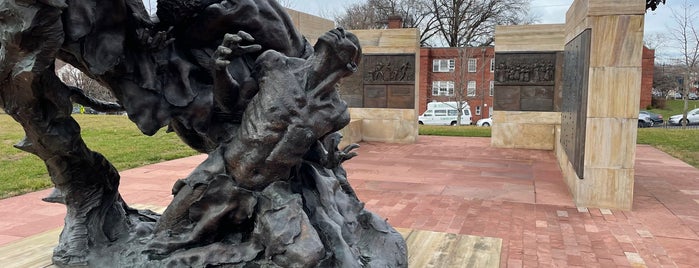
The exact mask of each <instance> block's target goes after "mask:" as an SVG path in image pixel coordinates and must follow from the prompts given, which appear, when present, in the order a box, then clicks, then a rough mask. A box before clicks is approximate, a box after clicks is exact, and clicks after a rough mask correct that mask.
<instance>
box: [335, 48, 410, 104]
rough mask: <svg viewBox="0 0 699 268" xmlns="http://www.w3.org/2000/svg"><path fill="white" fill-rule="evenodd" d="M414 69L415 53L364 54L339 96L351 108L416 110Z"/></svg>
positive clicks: (346, 80) (341, 88)
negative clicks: (356, 69) (355, 72)
mask: <svg viewBox="0 0 699 268" xmlns="http://www.w3.org/2000/svg"><path fill="white" fill-rule="evenodd" d="M415 70H416V69H415V54H369V55H366V54H365V55H363V56H362V63H361V64H360V66H359V68H358V71H357V74H356V75H352V76H350V77H348V78H347V79H344V80H343V81H342V85H341V86H340V95H341V96H342V98H343V99H344V100H345V102H347V104H348V105H349V106H350V107H364V108H396V109H413V108H414V107H415V96H416V95H415Z"/></svg>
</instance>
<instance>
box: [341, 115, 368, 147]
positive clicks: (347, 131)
mask: <svg viewBox="0 0 699 268" xmlns="http://www.w3.org/2000/svg"><path fill="white" fill-rule="evenodd" d="M339 132H340V134H342V141H340V145H338V147H339V148H340V149H342V148H345V146H347V145H350V144H352V143H359V142H360V141H362V119H352V120H351V121H350V123H349V125H347V126H346V127H345V128H343V129H341V130H340V131H339Z"/></svg>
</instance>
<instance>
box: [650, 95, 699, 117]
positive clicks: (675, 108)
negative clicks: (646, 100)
mask: <svg viewBox="0 0 699 268" xmlns="http://www.w3.org/2000/svg"><path fill="white" fill-rule="evenodd" d="M694 108H699V100H690V101H688V102H687V111H691V110H692V109H694ZM649 111H651V112H654V113H656V114H662V115H663V120H665V121H667V119H668V118H670V116H673V115H676V114H682V113H683V112H684V101H683V100H667V102H666V106H665V109H650V110H649Z"/></svg>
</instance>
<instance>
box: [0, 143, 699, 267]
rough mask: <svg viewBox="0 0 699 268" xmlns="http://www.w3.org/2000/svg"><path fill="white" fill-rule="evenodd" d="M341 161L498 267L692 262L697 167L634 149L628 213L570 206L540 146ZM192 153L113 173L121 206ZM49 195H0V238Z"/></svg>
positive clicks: (387, 213) (357, 178)
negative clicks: (496, 243)
mask: <svg viewBox="0 0 699 268" xmlns="http://www.w3.org/2000/svg"><path fill="white" fill-rule="evenodd" d="M360 145H361V148H359V149H358V150H357V152H358V153H359V156H357V157H355V158H354V159H352V160H350V161H348V162H345V165H344V166H345V168H346V169H347V171H348V177H349V180H350V183H351V184H352V186H353V187H354V188H355V190H356V191H357V194H358V195H359V197H360V199H361V200H362V201H363V202H365V203H366V207H367V208H368V209H369V210H371V211H373V212H376V213H378V214H379V215H381V216H382V217H384V218H386V219H388V221H389V222H390V223H391V224H392V225H394V226H396V227H401V228H411V229H418V230H429V231H438V232H449V233H458V234H468V235H477V236H488V237H497V238H501V239H503V242H502V253H501V261H500V262H501V263H500V267H699V170H698V169H696V168H694V167H692V166H690V165H688V164H686V163H684V162H682V161H680V160H677V159H675V158H673V157H671V156H670V155H667V154H665V153H663V152H661V151H659V150H657V149H655V148H653V147H651V146H645V145H638V146H637V155H636V175H635V179H636V181H635V187H634V191H635V192H634V204H633V210H632V211H619V210H610V209H599V208H583V207H579V208H577V207H575V205H574V204H573V201H572V197H571V195H570V193H569V191H568V188H567V186H566V185H565V183H564V182H563V178H562V175H561V171H560V169H559V168H558V165H557V164H556V160H555V157H554V155H553V152H551V151H541V150H523V149H500V148H492V147H490V139H489V138H463V137H435V136H420V137H419V140H418V142H417V143H416V144H385V143H373V142H363V143H361V144H360ZM204 159H205V156H203V155H198V156H193V157H188V158H183V159H178V160H173V161H168V162H163V163H159V164H154V165H149V166H144V167H140V168H135V169H131V170H126V171H122V172H121V175H122V180H121V186H120V187H121V188H120V191H121V193H122V196H123V197H124V199H125V200H126V201H127V202H128V203H130V204H146V205H154V206H166V205H167V204H168V203H169V202H170V200H172V197H171V195H170V188H171V186H172V184H173V183H174V181H175V180H177V179H178V178H182V177H185V176H187V174H188V173H189V172H191V170H192V169H193V168H194V167H195V166H196V165H198V164H199V163H200V162H201V161H203V160H204ZM48 193H49V191H48V190H44V191H39V192H34V193H29V194H25V195H22V196H17V197H12V198H7V199H3V200H0V245H5V244H7V243H10V242H12V241H16V240H19V239H22V238H25V237H28V236H31V235H34V234H38V233H42V232H45V231H48V230H51V229H54V228H57V227H60V226H61V225H62V224H63V216H64V215H65V208H64V207H63V206H62V205H56V204H48V203H44V202H41V201H40V198H41V197H44V196H46V195H48Z"/></svg>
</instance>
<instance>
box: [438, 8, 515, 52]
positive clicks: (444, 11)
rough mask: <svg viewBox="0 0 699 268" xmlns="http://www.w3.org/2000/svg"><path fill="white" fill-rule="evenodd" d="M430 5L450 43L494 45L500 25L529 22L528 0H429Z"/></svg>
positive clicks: (439, 27)
mask: <svg viewBox="0 0 699 268" xmlns="http://www.w3.org/2000/svg"><path fill="white" fill-rule="evenodd" d="M429 6H430V10H431V12H432V13H433V14H434V16H435V18H436V29H435V31H437V34H438V35H439V37H441V38H443V41H444V42H445V44H446V45H447V46H449V47H464V46H472V47H473V46H484V45H490V44H492V43H493V40H494V39H493V33H494V31H495V26H496V25H514V24H523V23H526V22H528V21H526V18H527V17H526V14H527V12H528V11H529V2H528V1H526V0H429Z"/></svg>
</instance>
